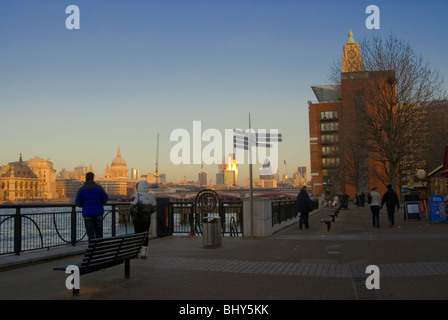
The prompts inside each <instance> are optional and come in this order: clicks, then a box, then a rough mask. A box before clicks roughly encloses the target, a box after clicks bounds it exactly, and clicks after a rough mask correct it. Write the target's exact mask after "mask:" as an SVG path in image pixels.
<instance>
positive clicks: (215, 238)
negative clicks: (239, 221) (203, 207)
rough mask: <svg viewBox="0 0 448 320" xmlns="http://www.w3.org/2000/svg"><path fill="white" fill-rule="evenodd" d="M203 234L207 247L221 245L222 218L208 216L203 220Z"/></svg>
mask: <svg viewBox="0 0 448 320" xmlns="http://www.w3.org/2000/svg"><path fill="white" fill-rule="evenodd" d="M202 222H203V224H202V234H203V241H204V247H205V248H214V247H220V246H221V218H219V217H206V218H204V220H202Z"/></svg>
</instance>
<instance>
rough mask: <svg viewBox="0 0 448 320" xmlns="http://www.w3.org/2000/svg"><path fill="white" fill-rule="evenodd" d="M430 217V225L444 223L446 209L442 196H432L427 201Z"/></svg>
mask: <svg viewBox="0 0 448 320" xmlns="http://www.w3.org/2000/svg"><path fill="white" fill-rule="evenodd" d="M429 208H430V217H431V223H432V222H434V221H445V222H447V219H446V208H445V199H444V198H443V197H442V196H438V195H436V196H432V197H431V198H430V199H429Z"/></svg>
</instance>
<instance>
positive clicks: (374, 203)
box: [368, 187, 381, 228]
mask: <svg viewBox="0 0 448 320" xmlns="http://www.w3.org/2000/svg"><path fill="white" fill-rule="evenodd" d="M368 198H369V203H370V211H371V212H372V224H373V227H377V228H379V227H380V204H381V195H380V193H379V192H378V188H377V187H373V188H372V191H371V192H370V194H369V197H368Z"/></svg>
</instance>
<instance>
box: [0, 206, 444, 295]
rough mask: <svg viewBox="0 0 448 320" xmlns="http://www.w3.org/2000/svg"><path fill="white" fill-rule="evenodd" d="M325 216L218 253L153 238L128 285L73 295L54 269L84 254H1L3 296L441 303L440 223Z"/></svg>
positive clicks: (189, 242) (226, 242) (235, 242)
mask: <svg viewBox="0 0 448 320" xmlns="http://www.w3.org/2000/svg"><path fill="white" fill-rule="evenodd" d="M330 212H331V211H330V210H329V209H323V210H319V211H318V212H316V213H314V214H313V215H312V216H311V217H310V229H303V230H299V228H298V225H297V224H296V225H293V226H290V227H287V228H286V229H284V230H282V231H280V232H278V233H276V234H274V235H273V236H271V237H269V238H263V239H247V238H241V237H223V238H222V247H220V248H215V249H206V248H203V245H202V238H201V237H193V238H191V237H182V236H171V237H164V238H159V239H153V240H151V241H150V254H149V258H148V259H147V260H133V261H132V262H131V279H129V280H125V279H124V267H123V266H117V267H113V268H110V269H106V270H105V271H100V272H95V273H92V274H88V275H84V276H81V290H80V296H79V297H72V295H71V291H70V290H67V289H66V287H65V280H66V277H67V274H65V273H64V272H61V271H53V267H57V266H61V265H68V264H72V263H76V262H78V261H79V260H80V259H81V257H82V256H81V255H80V254H79V252H80V250H82V249H83V248H82V247H69V248H64V249H51V250H49V251H43V252H42V253H26V254H22V255H21V256H2V257H0V299H3V300H4V299H13V300H14V299H43V300H73V299H75V300H84V299H101V300H136V299H137V300H139V299H145V300H146V299H151V300H187V301H190V300H191V301H193V300H250V301H257V300H310V299H317V300H334V299H342V300H377V299H379V300H395V299H400V300H402V299H404V300H417V299H418V300H434V299H435V300H441V299H443V300H445V299H448V225H447V224H445V223H435V224H431V223H430V222H429V220H422V221H416V220H407V221H404V219H403V209H400V210H399V211H398V212H397V213H396V223H395V226H394V227H393V228H389V225H388V222H387V218H386V216H387V215H386V210H385V209H383V210H382V211H381V221H380V228H379V229H378V228H373V227H372V223H371V214H370V210H369V208H367V207H366V208H358V209H349V210H342V211H340V214H339V216H338V217H337V218H336V221H335V223H333V224H332V227H331V230H330V232H327V230H326V226H325V224H324V223H321V222H320V220H321V219H322V218H323V217H326V216H327V215H328V214H329V213H330ZM67 251H71V254H72V255H69V256H67V255H66V254H67V253H68V252H67ZM54 255H57V256H56V257H54ZM42 259H43V260H42ZM369 265H376V266H378V268H379V270H380V289H378V290H375V289H374V290H368V289H367V288H366V285H365V279H366V277H367V276H368V274H366V268H367V266H369Z"/></svg>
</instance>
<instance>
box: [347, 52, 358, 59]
mask: <svg viewBox="0 0 448 320" xmlns="http://www.w3.org/2000/svg"><path fill="white" fill-rule="evenodd" d="M347 56H348V57H349V58H350V59H354V58H356V56H357V54H356V51H355V50H350V51H349V52H347Z"/></svg>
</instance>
